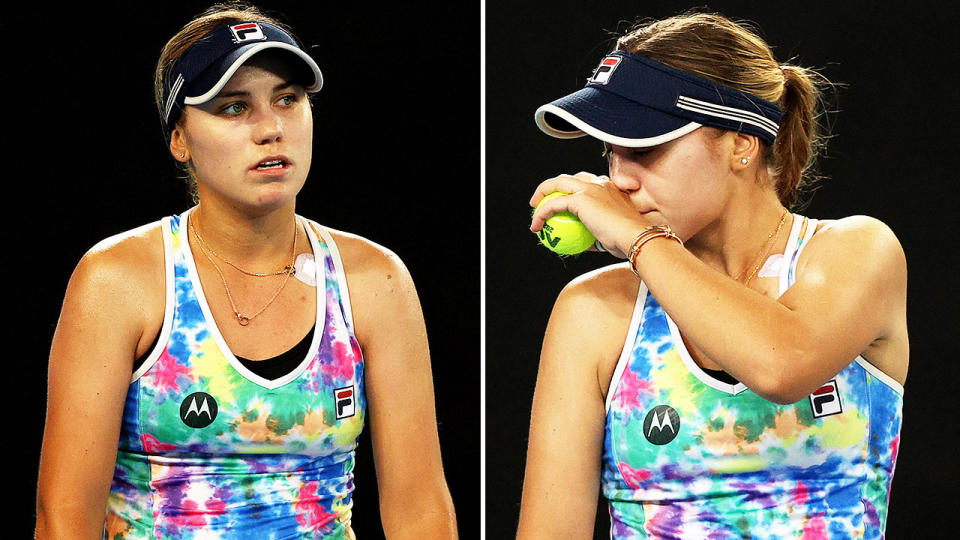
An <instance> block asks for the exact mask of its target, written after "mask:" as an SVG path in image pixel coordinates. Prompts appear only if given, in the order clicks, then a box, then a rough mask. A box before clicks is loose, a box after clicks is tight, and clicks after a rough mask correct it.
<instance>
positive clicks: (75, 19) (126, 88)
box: [0, 2, 480, 538]
mask: <svg viewBox="0 0 960 540" xmlns="http://www.w3.org/2000/svg"><path fill="white" fill-rule="evenodd" d="M211 3H212V2H153V3H149V4H141V5H137V4H136V3H131V2H117V3H115V4H110V3H82V5H80V6H77V7H67V8H64V7H61V6H57V7H56V9H54V7H53V6H45V5H41V4H34V5H21V6H20V7H19V8H17V9H18V12H17V13H9V12H8V13H6V14H5V16H4V18H3V19H4V20H3V21H0V29H2V30H3V32H4V34H5V37H6V38H7V43H8V45H9V48H8V49H7V50H6V51H5V52H4V60H3V68H4V69H3V70H2V73H3V75H4V76H5V77H6V80H5V81H4V83H3V88H4V90H3V114H4V126H5V127H6V129H5V130H4V134H3V136H2V137H3V147H4V148H5V150H6V161H7V167H6V168H5V174H4V180H5V190H4V195H5V196H6V205H5V211H6V216H7V220H8V226H7V231H8V232H7V235H6V238H7V246H6V250H5V257H4V260H5V261H6V262H5V264H6V265H9V266H7V267H6V271H5V272H4V274H5V275H6V276H7V279H8V280H10V281H8V289H12V290H13V291H14V292H13V294H11V291H8V294H7V295H5V298H6V302H5V305H6V307H5V311H7V313H8V314H14V315H15V319H14V321H15V322H8V323H7V329H8V332H10V331H12V334H13V336H12V337H11V338H10V339H11V341H9V343H12V344H13V347H12V350H13V351H16V354H15V355H13V356H11V357H8V359H7V360H8V361H7V363H6V369H5V372H6V377H7V378H8V384H7V385H6V386H7V392H9V393H12V394H8V395H7V396H6V397H5V400H6V401H7V402H8V403H10V404H11V405H12V406H13V407H14V408H15V409H16V412H15V413H11V414H13V417H15V420H13V421H12V422H13V423H12V424H11V426H10V427H8V429H9V431H7V433H10V434H15V435H13V437H15V440H11V438H9V437H8V439H7V440H6V441H5V444H4V445H3V446H4V456H5V458H4V461H5V462H6V464H7V470H8V471H11V472H12V475H13V477H12V482H11V483H10V484H8V486H10V491H11V492H14V493H17V494H18V495H17V496H15V497H14V498H13V499H12V500H11V501H10V502H8V503H7V506H6V510H5V512H4V514H5V515H6V516H8V519H7V520H6V522H5V524H4V525H3V527H2V529H3V530H2V532H0V536H3V537H9V538H27V537H32V528H33V516H34V503H35V497H34V495H35V493H36V471H37V465H38V458H39V452H40V443H41V435H42V428H43V420H44V403H45V401H44V396H45V394H46V364H47V354H48V352H49V347H50V341H51V339H52V336H53V330H54V327H55V325H56V322H57V317H58V314H59V310H60V304H61V302H62V299H63V293H64V290H65V288H66V284H67V280H68V278H69V276H70V273H71V271H72V270H73V268H74V266H75V265H76V263H77V261H78V260H79V259H80V257H81V256H82V255H83V253H84V252H85V251H86V250H87V249H89V248H90V247H92V246H93V245H94V244H95V243H97V242H98V241H100V240H101V239H103V238H106V237H108V236H112V235H114V234H117V233H120V232H122V231H125V230H128V229H131V228H133V227H136V226H139V225H143V224H145V223H148V222H152V221H155V220H157V219H159V218H161V217H163V216H166V215H171V214H175V213H180V212H182V211H183V210H185V209H186V208H188V207H189V206H190V204H189V202H188V198H187V196H186V190H185V189H184V184H183V182H182V181H181V180H180V179H179V178H177V172H176V169H175V167H174V164H173V160H172V159H171V157H170V155H169V152H168V151H167V149H166V147H165V143H164V141H163V138H162V135H161V132H160V122H159V118H158V115H157V112H156V109H155V107H154V105H153V94H152V82H153V70H154V66H155V64H156V60H157V58H158V56H159V53H160V50H161V48H162V47H163V45H164V43H166V41H167V39H169V38H170V37H171V36H172V35H173V34H174V33H175V32H176V31H177V30H179V29H180V27H181V26H182V25H183V24H185V23H186V22H187V21H188V20H189V19H190V18H192V17H193V16H194V15H196V14H198V13H199V12H201V11H202V10H203V9H205V8H206V7H208V6H209V5H210V4H211ZM258 5H259V6H260V7H262V8H264V9H266V10H267V11H268V12H271V13H272V14H275V15H279V16H280V18H281V20H283V21H285V22H288V23H289V24H291V25H292V26H293V28H294V30H295V31H296V32H297V34H298V36H299V37H300V39H301V41H302V42H303V43H304V44H305V45H306V46H307V47H308V48H309V51H310V53H311V54H312V56H313V57H314V59H315V60H316V61H317V63H318V65H319V66H320V69H321V71H322V72H323V75H324V82H325V84H324V87H323V89H322V91H321V92H320V93H319V94H318V96H317V99H316V100H315V103H314V113H315V114H314V125H315V133H314V154H313V167H312V170H311V174H310V176H309V178H308V180H307V184H306V187H305V188H304V190H303V191H302V192H301V193H300V196H299V197H298V201H297V202H298V204H297V212H298V213H299V214H301V215H304V216H306V217H308V218H311V219H315V220H317V221H319V222H321V223H323V224H325V225H328V226H330V227H333V228H335V229H340V230H345V231H349V232H353V233H356V234H359V235H361V236H364V237H366V238H369V239H370V240H372V241H374V242H377V243H379V244H382V245H384V246H386V247H388V248H390V249H391V250H393V251H394V252H395V253H397V254H398V255H399V256H400V258H401V259H402V260H403V261H404V262H405V264H406V265H407V267H408V269H409V271H410V273H411V274H412V276H413V279H414V282H415V283H416V285H417V288H418V291H419V294H420V300H421V303H422V306H423V312H424V315H425V319H426V324H427V331H428V335H429V337H430V345H431V357H432V364H433V370H434V380H435V392H436V401H437V409H438V420H439V432H440V439H441V445H442V451H443V458H444V464H445V471H446V475H447V480H448V484H449V486H450V491H451V493H452V495H453V499H454V503H455V505H456V508H457V514H458V518H459V526H460V529H461V530H463V531H465V532H466V534H465V535H464V537H466V538H469V537H470V536H471V533H470V531H477V530H479V491H480V488H479V477H480V475H479V471H478V467H479V463H480V406H479V403H480V352H479V349H480V337H479V336H480V320H479V314H480V306H479V286H480V271H479V266H478V264H477V260H478V259H479V256H480V248H479V245H478V242H477V241H476V239H478V238H479V236H480V231H479V220H478V219H477V217H478V215H479V211H478V206H479V205H478V203H477V202H476V201H477V197H478V194H479V181H480V179H479V170H480V166H479V157H480V151H479V133H480V129H479V125H478V121H477V118H478V114H477V112H476V111H477V107H478V103H479V97H480V92H479V87H480V70H479V57H480V45H479V40H478V37H477V36H478V34H477V27H478V22H479V10H478V9H477V8H476V7H475V6H472V5H461V4H460V3H459V2H451V3H449V4H440V5H431V6H429V8H428V7H426V6H422V5H420V4H417V3H413V4H410V3H384V4H382V5H378V7H377V8H376V9H372V8H371V6H370V5H367V4H366V3H359V2H353V3H351V2H337V3H332V4H331V3H329V2H300V3H296V2H259V3H258ZM464 202H466V204H465V205H464V206H465V208H466V211H459V212H452V211H450V209H451V208H453V207H454V206H459V205H461V204H464ZM10 381H16V383H15V384H14V383H13V382H10ZM13 417H12V418H13ZM368 427H369V426H368ZM357 452H358V455H357V467H356V478H355V483H356V488H357V489H356V491H355V493H354V502H355V505H354V528H355V531H356V532H357V534H358V536H359V537H360V538H377V537H379V536H381V535H382V532H381V529H380V523H379V514H378V504H377V492H376V480H375V475H374V467H373V461H372V455H371V451H370V439H369V429H367V430H365V431H364V434H363V435H362V436H361V439H360V442H359V448H358V451H357ZM8 478H9V477H8Z"/></svg>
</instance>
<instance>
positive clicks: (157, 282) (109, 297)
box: [64, 222, 165, 338]
mask: <svg viewBox="0 0 960 540" xmlns="http://www.w3.org/2000/svg"><path fill="white" fill-rule="evenodd" d="M164 280H165V273H164V253H163V234H162V231H161V227H160V223H159V222H156V223H152V224H148V225H144V226H142V227H138V228H136V229H133V230H130V231H126V232H123V233H120V234H117V235H115V236H111V237H109V238H107V239H105V240H102V241H100V242H98V243H97V244H96V245H94V246H93V247H92V248H90V250H88V251H87V252H86V253H85V254H84V255H83V257H82V258H81V259H80V262H79V263H78V264H77V267H76V268H75V269H74V271H73V274H72V275H71V276H70V282H69V284H68V285H67V293H66V297H65V299H64V315H68V314H70V313H73V312H74V311H71V310H69V309H68V307H69V304H71V303H73V304H76V305H78V307H81V308H82V311H81V313H83V314H84V316H87V315H90V316H93V315H95V314H97V313H99V314H100V315H103V316H104V317H106V319H109V320H113V321H116V322H118V323H123V324H133V325H135V327H136V328H138V333H143V332H144V331H149V330H150V329H151V328H152V327H153V326H156V327H157V329H159V326H160V324H162V319H163V309H164V301H165V300H164ZM151 338H152V336H151Z"/></svg>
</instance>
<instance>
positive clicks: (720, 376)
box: [700, 367, 740, 384]
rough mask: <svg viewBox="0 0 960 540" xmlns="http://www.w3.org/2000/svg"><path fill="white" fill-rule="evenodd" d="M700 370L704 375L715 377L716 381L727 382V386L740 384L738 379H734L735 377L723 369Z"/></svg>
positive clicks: (703, 368)
mask: <svg viewBox="0 0 960 540" xmlns="http://www.w3.org/2000/svg"><path fill="white" fill-rule="evenodd" d="M700 369H702V370H703V372H704V373H706V374H707V375H709V376H711V377H713V378H714V379H716V380H718V381H721V382H725V383H727V384H737V383H739V382H740V381H738V380H737V379H735V378H733V375H731V374H729V373H727V372H726V371H724V370H722V369H707V368H705V367H701V368H700Z"/></svg>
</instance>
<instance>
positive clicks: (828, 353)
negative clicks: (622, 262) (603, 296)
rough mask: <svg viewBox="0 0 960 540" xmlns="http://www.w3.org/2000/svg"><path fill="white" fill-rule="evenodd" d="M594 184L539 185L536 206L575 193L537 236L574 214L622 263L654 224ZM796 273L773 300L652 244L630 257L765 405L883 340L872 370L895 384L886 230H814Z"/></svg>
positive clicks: (867, 225)
mask: <svg viewBox="0 0 960 540" xmlns="http://www.w3.org/2000/svg"><path fill="white" fill-rule="evenodd" d="M591 177H592V178H594V179H596V177H593V176H592V175H588V174H586V173H580V174H578V175H577V176H576V177H574V176H561V177H558V178H555V179H551V180H548V181H546V182H543V183H542V184H541V185H540V187H538V189H537V192H536V193H535V194H534V197H533V199H531V204H533V205H535V204H536V203H537V202H539V200H540V198H541V197H542V196H543V194H545V193H549V192H551V191H555V190H560V191H565V192H569V193H574V195H570V196H564V197H557V198H555V199H552V200H550V201H547V202H546V203H544V205H543V206H542V207H541V208H540V209H539V210H537V212H536V213H535V215H534V219H533V224H532V228H533V229H538V228H539V227H540V226H541V225H542V223H543V220H544V219H545V218H546V217H547V216H549V215H550V214H552V213H555V212H558V211H561V210H570V211H572V212H574V213H576V214H577V215H579V216H580V218H581V219H582V220H583V222H584V224H586V225H587V227H588V228H590V230H591V231H593V232H594V233H595V235H597V237H598V238H599V239H601V242H603V244H604V245H605V246H609V247H611V248H612V250H613V251H615V252H619V253H620V254H621V255H622V253H625V252H626V251H627V250H628V249H629V246H630V244H631V243H632V241H633V239H634V238H636V236H637V235H638V234H639V233H640V231H642V230H643V229H644V227H645V226H646V225H648V224H649V222H647V221H646V220H645V219H644V218H643V217H642V216H640V215H639V214H638V213H637V212H636V209H635V208H634V207H633V206H632V205H631V204H630V202H629V199H627V198H626V196H625V194H623V193H622V192H620V191H619V190H617V189H616V187H614V186H612V184H611V183H610V182H600V183H595V182H594V181H591V180H590V178H591ZM800 266H801V268H800V271H799V272H798V281H797V282H796V284H794V285H793V287H791V289H790V290H789V291H787V293H786V294H784V296H783V297H781V298H780V299H779V300H778V299H773V298H768V297H765V296H763V295H761V294H759V293H757V292H756V291H753V290H751V289H749V288H747V287H744V286H743V285H741V284H740V283H738V282H737V281H735V280H733V279H731V278H729V277H728V276H725V275H723V274H721V273H719V272H717V271H716V270H714V269H712V268H710V267H709V266H707V265H706V264H704V263H703V262H702V261H700V260H699V259H697V258H696V257H695V256H694V255H692V254H691V253H689V252H688V251H687V250H686V249H684V248H683V247H681V246H680V245H679V244H677V243H675V242H672V241H666V240H662V239H657V240H654V241H652V242H650V243H648V244H646V245H645V246H644V248H643V249H642V250H641V253H640V255H639V256H638V257H637V267H638V271H639V272H640V275H641V276H643V281H644V283H646V284H647V286H648V287H649V289H650V292H651V293H653V294H654V296H656V298H657V300H658V301H659V302H660V304H661V305H662V306H663V307H664V309H665V310H666V311H667V313H669V314H670V316H671V317H672V318H673V319H674V320H675V321H676V323H677V326H678V327H679V328H680V330H681V331H682V332H683V333H684V335H685V336H686V337H687V338H688V339H690V340H691V341H692V342H693V343H694V344H695V345H697V347H699V348H700V349H701V350H702V351H703V352H704V353H705V354H706V355H707V356H708V357H709V358H710V359H711V360H713V361H715V362H716V363H718V364H720V366H722V367H723V369H724V370H725V371H727V372H729V373H730V374H731V375H733V376H734V377H736V378H737V379H739V380H740V381H742V382H743V383H744V384H746V385H747V386H748V387H749V388H750V389H751V390H753V391H754V392H756V393H757V394H759V395H761V396H762V397H764V398H766V399H769V400H771V401H774V402H777V403H793V402H795V401H797V400H799V399H801V398H802V397H803V396H806V395H808V394H810V393H811V392H813V391H814V390H816V389H817V388H818V387H819V386H820V385H821V384H823V382H824V381H826V380H828V379H829V378H830V377H831V376H832V375H834V374H836V373H838V372H839V371H840V370H841V369H842V368H843V367H844V366H846V365H847V364H849V363H850V361H851V360H852V359H853V358H855V357H856V356H857V355H858V354H861V353H864V352H866V351H868V350H869V349H870V348H871V347H872V346H873V347H875V346H876V345H877V344H880V343H882V342H884V341H886V342H889V344H890V345H892V347H891V348H892V349H896V351H897V352H896V354H892V355H890V356H891V358H883V359H880V360H879V361H878V362H876V363H878V364H879V365H878V367H879V368H880V369H882V370H883V371H885V372H886V373H888V374H889V375H891V376H892V377H894V378H895V379H897V380H899V381H901V382H902V381H903V379H904V378H905V377H906V370H907V358H906V347H907V345H906V322H905V312H906V262H905V259H904V255H903V250H902V248H901V247H900V244H899V243H898V242H897V239H896V237H895V236H894V235H893V233H892V232H891V231H890V229H889V228H887V227H886V226H885V225H883V224H882V223H881V222H879V221H877V220H875V219H872V218H866V217H862V216H858V217H853V218H846V219H844V220H840V221H839V222H837V224H836V225H835V226H833V227H831V228H829V229H827V230H823V231H821V232H819V233H817V235H816V236H815V237H814V239H813V240H812V241H811V242H810V244H809V246H808V247H807V248H806V249H805V250H804V252H803V254H802V255H801V260H800ZM874 352H876V351H874ZM881 356H882V355H881Z"/></svg>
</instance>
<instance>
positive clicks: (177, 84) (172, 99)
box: [163, 73, 183, 122]
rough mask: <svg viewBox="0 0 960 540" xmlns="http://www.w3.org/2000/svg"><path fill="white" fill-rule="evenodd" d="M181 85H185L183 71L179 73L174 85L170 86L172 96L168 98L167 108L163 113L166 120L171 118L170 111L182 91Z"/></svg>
mask: <svg viewBox="0 0 960 540" xmlns="http://www.w3.org/2000/svg"><path fill="white" fill-rule="evenodd" d="M181 86H183V73H180V74H178V75H177V80H176V81H175V82H174V83H173V87H171V88H170V97H168V98H167V107H166V109H167V110H166V111H165V112H164V114H163V121H164V122H166V121H167V120H168V119H169V118H170V111H171V110H173V104H174V103H176V102H177V94H178V93H180V87H181Z"/></svg>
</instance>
